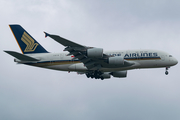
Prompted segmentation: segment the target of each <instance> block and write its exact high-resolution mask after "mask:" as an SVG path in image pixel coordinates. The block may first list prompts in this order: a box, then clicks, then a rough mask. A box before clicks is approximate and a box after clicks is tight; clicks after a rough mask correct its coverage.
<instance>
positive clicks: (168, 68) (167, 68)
mask: <svg viewBox="0 0 180 120" xmlns="http://www.w3.org/2000/svg"><path fill="white" fill-rule="evenodd" d="M168 69H169V67H166V72H165V74H166V75H168V74H169V72H168Z"/></svg>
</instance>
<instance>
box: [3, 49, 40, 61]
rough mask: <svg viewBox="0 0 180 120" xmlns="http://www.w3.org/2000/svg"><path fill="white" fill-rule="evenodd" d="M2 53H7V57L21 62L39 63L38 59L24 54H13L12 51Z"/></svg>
mask: <svg viewBox="0 0 180 120" xmlns="http://www.w3.org/2000/svg"><path fill="white" fill-rule="evenodd" d="M4 52H6V53H8V54H9V55H12V56H13V57H15V58H17V59H19V60H21V61H39V60H38V59H35V58H32V57H29V56H27V55H24V54H21V53H18V52H14V51H4Z"/></svg>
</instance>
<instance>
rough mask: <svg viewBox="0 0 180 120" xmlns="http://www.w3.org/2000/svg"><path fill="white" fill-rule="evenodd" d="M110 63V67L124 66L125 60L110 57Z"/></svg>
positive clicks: (118, 57)
mask: <svg viewBox="0 0 180 120" xmlns="http://www.w3.org/2000/svg"><path fill="white" fill-rule="evenodd" d="M108 63H109V64H110V65H118V66H120V65H124V58H123V57H121V56H115V57H110V58H109V60H108Z"/></svg>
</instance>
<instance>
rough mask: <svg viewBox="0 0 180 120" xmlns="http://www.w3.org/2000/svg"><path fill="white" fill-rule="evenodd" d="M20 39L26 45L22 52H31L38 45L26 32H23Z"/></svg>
mask: <svg viewBox="0 0 180 120" xmlns="http://www.w3.org/2000/svg"><path fill="white" fill-rule="evenodd" d="M21 40H22V41H23V42H24V43H25V44H26V45H27V46H26V48H25V50H24V52H32V51H34V50H35V49H36V47H37V46H38V43H34V40H33V39H32V38H31V37H30V36H29V35H28V34H27V33H26V32H24V33H23V35H22V37H21Z"/></svg>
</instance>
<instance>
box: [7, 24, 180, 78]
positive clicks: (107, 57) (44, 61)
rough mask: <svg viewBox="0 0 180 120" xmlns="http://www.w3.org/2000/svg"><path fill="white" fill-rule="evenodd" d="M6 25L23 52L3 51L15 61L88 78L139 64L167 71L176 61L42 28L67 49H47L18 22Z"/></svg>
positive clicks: (160, 54)
mask: <svg viewBox="0 0 180 120" xmlns="http://www.w3.org/2000/svg"><path fill="white" fill-rule="evenodd" d="M9 26H10V29H11V31H12V33H13V34H14V37H15V39H16V41H17V43H18V45H19V47H20V49H21V52H22V54H21V53H18V52H15V51H5V52H6V53H8V54H10V55H12V56H13V57H15V59H14V61H15V62H17V63H19V64H25V65H30V66H36V67H42V68H48V69H53V70H60V71H68V72H71V71H74V72H77V73H79V74H85V75H86V76H87V77H88V78H95V79H101V80H103V79H108V78H110V77H111V76H113V77H117V78H123V77H126V76H127V70H131V69H141V68H161V67H164V68H165V69H166V71H165V74H166V75H167V74H168V71H167V70H168V68H169V67H170V66H174V65H176V64H177V63H178V61H177V60H176V59H175V58H174V57H173V56H172V55H170V54H168V53H166V52H163V51H159V50H127V51H110V52H103V49H102V48H95V47H87V46H84V45H80V44H78V43H75V42H72V41H70V40H67V39H65V38H62V37H60V36H58V35H52V34H48V33H46V32H45V37H50V38H52V39H54V40H55V41H57V42H58V43H60V44H62V45H63V46H64V47H65V49H64V51H68V52H69V53H68V54H67V53H50V52H48V51H47V50H45V49H44V48H43V47H42V46H41V45H40V44H39V43H38V42H37V41H36V40H35V39H34V38H33V37H32V36H31V35H30V34H29V33H28V32H27V31H26V30H24V29H23V28H22V27H21V26H20V25H9Z"/></svg>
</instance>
